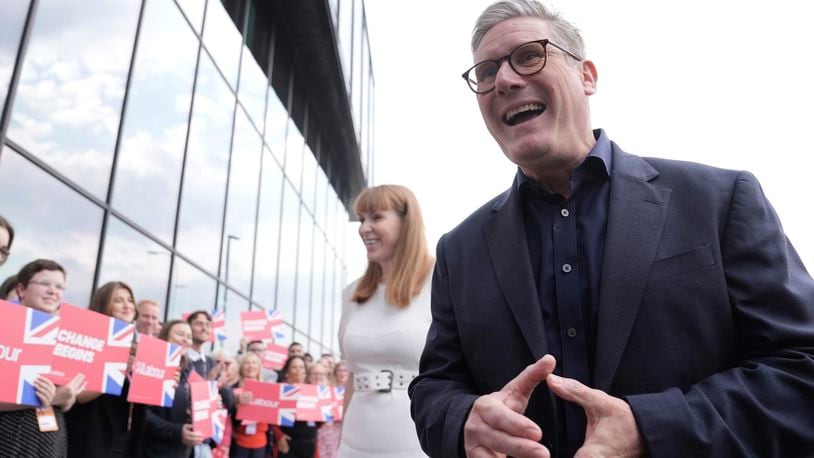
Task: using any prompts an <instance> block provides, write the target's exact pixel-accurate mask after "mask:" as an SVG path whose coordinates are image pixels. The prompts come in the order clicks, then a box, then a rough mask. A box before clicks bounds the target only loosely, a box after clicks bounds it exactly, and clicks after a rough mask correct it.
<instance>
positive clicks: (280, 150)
mask: <svg viewBox="0 0 814 458" xmlns="http://www.w3.org/2000/svg"><path fill="white" fill-rule="evenodd" d="M287 127H288V111H286V109H285V105H283V103H282V102H281V101H280V99H279V98H278V97H277V92H275V91H274V89H273V88H271V87H269V91H268V109H267V110H266V133H265V134H264V135H265V138H266V144H268V145H269V148H271V152H272V154H274V157H275V158H277V162H279V163H280V164H282V163H283V161H284V160H285V144H286V128H287Z"/></svg>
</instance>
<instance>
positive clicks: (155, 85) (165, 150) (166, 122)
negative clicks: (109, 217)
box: [113, 1, 198, 244]
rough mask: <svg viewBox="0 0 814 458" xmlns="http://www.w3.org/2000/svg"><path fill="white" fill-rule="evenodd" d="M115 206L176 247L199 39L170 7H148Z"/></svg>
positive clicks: (157, 4)
mask: <svg viewBox="0 0 814 458" xmlns="http://www.w3.org/2000/svg"><path fill="white" fill-rule="evenodd" d="M145 8H146V11H145V12H144V23H143V25H142V30H141V35H140V38H139V46H138V50H137V55H136V63H135V68H134V70H133V78H132V81H131V83H130V95H129V98H128V102H127V112H126V113H125V115H124V130H123V132H122V140H121V146H120V150H119V160H118V161H117V166H116V167H117V168H118V169H117V172H116V180H115V184H114V192H113V206H114V207H115V208H116V209H118V210H120V211H122V212H123V213H125V214H126V215H127V216H128V217H130V218H132V219H133V221H135V222H136V223H138V224H139V225H140V226H142V227H143V228H144V229H146V230H148V231H150V232H151V233H153V234H155V235H156V236H157V237H159V238H160V239H162V240H164V241H165V242H166V243H168V244H171V243H172V235H173V229H174V227H175V213H176V207H177V206H178V183H179V182H180V181H181V161H182V159H183V155H184V146H185V143H186V135H187V120H188V118H189V107H190V101H191V98H192V82H193V78H194V76H195V61H196V56H197V48H198V40H197V39H196V38H195V35H194V34H193V32H192V30H191V29H190V28H189V25H188V24H187V22H186V21H185V20H184V18H183V17H182V16H181V13H180V12H179V10H178V8H176V7H175V5H173V4H172V3H171V2H162V1H158V2H155V1H154V2H147V5H146V7H145Z"/></svg>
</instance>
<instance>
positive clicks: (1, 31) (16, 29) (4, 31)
mask: <svg viewBox="0 0 814 458" xmlns="http://www.w3.org/2000/svg"><path fill="white" fill-rule="evenodd" d="M28 4H29V0H8V1H5V2H3V14H0V110H2V109H3V106H4V105H5V104H6V95H7V94H8V85H9V83H10V82H11V74H12V72H14V61H15V60H16V59H17V49H18V48H19V46H20V34H22V32H23V26H24V25H25V17H26V14H27V13H28Z"/></svg>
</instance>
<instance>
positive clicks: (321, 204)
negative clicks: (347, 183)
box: [314, 165, 329, 232]
mask: <svg viewBox="0 0 814 458" xmlns="http://www.w3.org/2000/svg"><path fill="white" fill-rule="evenodd" d="M314 183H315V187H316V202H315V203H314V216H315V218H316V220H317V225H318V226H319V228H320V229H322V231H323V232H325V231H326V228H325V213H326V211H327V208H326V207H325V199H326V198H327V197H328V191H327V189H326V188H327V187H328V186H329V185H328V177H326V176H325V172H324V171H323V170H322V167H320V166H319V165H317V173H316V179H315V180H314Z"/></svg>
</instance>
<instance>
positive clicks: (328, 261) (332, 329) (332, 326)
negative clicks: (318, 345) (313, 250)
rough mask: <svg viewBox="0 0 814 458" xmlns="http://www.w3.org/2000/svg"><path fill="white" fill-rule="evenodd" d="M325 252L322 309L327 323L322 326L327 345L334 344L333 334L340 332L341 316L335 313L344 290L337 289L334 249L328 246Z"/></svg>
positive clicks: (323, 341)
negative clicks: (323, 305)
mask: <svg viewBox="0 0 814 458" xmlns="http://www.w3.org/2000/svg"><path fill="white" fill-rule="evenodd" d="M326 251H327V253H326V254H325V268H326V271H325V293H324V294H325V296H324V297H325V298H324V300H323V303H324V304H325V307H324V308H323V310H322V320H323V322H324V323H325V325H324V326H323V327H322V343H323V344H325V345H329V346H333V344H334V343H333V336H334V335H335V334H336V333H337V332H338V328H339V321H338V320H339V318H338V316H337V315H336V314H335V313H334V311H335V310H336V309H337V307H336V304H337V302H339V303H340V307H341V300H340V296H341V294H342V291H341V290H340V291H337V290H336V281H335V279H336V268H335V264H334V257H333V251H332V250H331V249H330V248H328V249H327V250H326Z"/></svg>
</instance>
